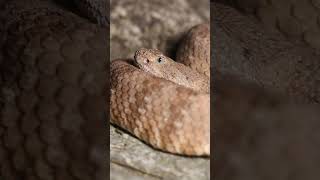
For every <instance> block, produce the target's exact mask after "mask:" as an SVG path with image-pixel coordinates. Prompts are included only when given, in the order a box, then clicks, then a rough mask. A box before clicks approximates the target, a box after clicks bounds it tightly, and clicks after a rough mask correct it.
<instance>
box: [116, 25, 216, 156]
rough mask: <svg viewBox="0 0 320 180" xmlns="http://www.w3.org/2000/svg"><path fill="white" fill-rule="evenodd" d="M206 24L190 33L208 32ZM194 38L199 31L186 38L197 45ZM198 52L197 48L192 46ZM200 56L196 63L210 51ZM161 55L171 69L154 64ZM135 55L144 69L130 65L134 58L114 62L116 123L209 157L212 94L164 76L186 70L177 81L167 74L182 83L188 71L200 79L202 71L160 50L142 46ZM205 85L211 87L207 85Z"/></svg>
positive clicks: (160, 143)
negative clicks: (175, 59) (192, 69)
mask: <svg viewBox="0 0 320 180" xmlns="http://www.w3.org/2000/svg"><path fill="white" fill-rule="evenodd" d="M204 27H205V26H202V25H200V26H196V27H194V28H193V29H194V31H191V32H190V33H191V34H193V33H198V32H203V31H201V29H202V28H204ZM205 32H207V33H209V32H210V31H205ZM199 35H202V34H199ZM195 37H197V35H196V34H193V35H190V34H189V35H188V36H187V37H186V38H187V39H188V40H187V42H189V43H194V41H193V40H190V39H189V38H195ZM207 37H209V36H207ZM207 42H208V41H207ZM202 45H204V47H203V48H210V47H209V43H208V44H207V43H203V44H202ZM189 47H194V46H189ZM193 50H194V51H197V49H189V51H193ZM198 55H199V57H198V58H199V59H198V60H199V61H194V62H195V63H196V62H202V61H203V59H200V58H202V57H205V55H209V54H201V53H200V54H198ZM159 57H162V58H163V59H161V62H162V63H164V65H165V64H166V62H167V63H168V66H165V67H168V69H167V70H166V68H162V67H160V66H158V65H159V64H155V63H158V61H159ZM194 58H196V57H194ZM206 58H208V59H209V57H206ZM135 59H136V60H135V61H136V63H137V64H139V66H140V67H141V69H138V68H137V67H135V66H133V65H131V64H132V63H134V61H132V60H131V61H130V60H114V61H113V62H112V63H111V85H112V87H111V90H112V91H111V119H112V123H114V124H116V125H118V126H120V127H122V128H124V129H126V130H128V131H129V132H130V133H132V134H134V135H135V136H137V137H138V138H140V139H142V140H143V141H144V142H146V143H148V144H150V145H152V146H153V147H155V148H157V149H161V150H164V151H167V152H171V153H176V154H184V155H197V156H202V155H209V154H210V95H209V94H207V93H203V92H202V93H201V92H197V91H194V90H192V89H190V88H186V87H183V86H179V85H178V83H174V82H170V81H168V80H166V79H164V78H160V77H163V76H165V74H166V73H168V74H170V73H174V71H173V70H179V71H180V70H182V71H186V72H181V74H179V73H178V74H176V75H177V76H178V78H176V79H175V78H171V77H170V76H169V78H167V79H169V80H175V81H178V82H179V81H180V79H179V78H181V77H183V78H184V76H185V75H190V76H193V75H195V77H190V80H196V81H197V80H198V78H199V76H200V75H199V74H198V73H196V72H193V71H191V70H190V69H189V68H186V67H182V65H179V64H177V63H175V62H173V61H172V60H171V59H169V58H167V57H165V56H163V55H162V54H161V53H160V52H159V51H157V50H147V49H141V50H139V51H137V52H136V54H135ZM145 63H147V65H146V64H145ZM170 66H171V68H170ZM208 66H209V65H208V64H207V67H208ZM150 72H151V73H150ZM152 73H154V74H153V75H152ZM188 73H190V74H188ZM155 75H157V76H158V77H156V76H155ZM207 79H208V78H207ZM206 82H208V80H206ZM191 84H192V82H191ZM189 86H190V85H189ZM191 86H192V85H191ZM205 89H208V84H207V86H206V88H205Z"/></svg>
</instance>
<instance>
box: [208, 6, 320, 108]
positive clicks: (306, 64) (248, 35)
mask: <svg viewBox="0 0 320 180" xmlns="http://www.w3.org/2000/svg"><path fill="white" fill-rule="evenodd" d="M211 5H212V11H211V12H212V16H211V17H212V21H211V25H212V27H215V28H213V34H212V39H213V41H214V43H213V45H212V54H213V58H212V62H213V65H212V67H213V68H216V69H219V70H220V71H229V72H232V73H238V74H240V75H242V76H245V77H246V78H248V79H250V80H253V81H255V82H257V83H258V84H260V85H261V86H262V87H264V88H266V89H273V90H274V89H275V90H278V91H281V92H283V93H285V94H287V95H290V96H291V97H292V98H293V99H295V100H296V101H297V102H305V103H319V102H320V91H319V83H318V81H319V77H320V71H319V68H320V64H319V57H320V53H319V51H316V50H314V49H311V48H310V47H308V46H305V45H304V44H301V43H297V42H295V43H293V42H292V41H290V40H288V39H287V38H285V37H284V36H283V35H282V34H281V33H279V32H269V31H267V30H266V29H265V28H264V27H263V26H262V25H261V24H260V23H259V22H258V21H257V19H255V18H254V17H252V16H247V15H243V14H242V13H240V12H239V11H237V10H236V9H234V8H231V7H228V6H224V5H222V4H219V3H211Z"/></svg>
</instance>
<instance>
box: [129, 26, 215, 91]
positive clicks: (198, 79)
mask: <svg viewBox="0 0 320 180" xmlns="http://www.w3.org/2000/svg"><path fill="white" fill-rule="evenodd" d="M196 29H199V28H196ZM134 60H135V63H136V64H137V65H138V67H139V68H140V69H142V70H143V71H145V72H147V73H150V74H152V75H154V76H156V77H160V78H164V79H166V80H168V81H172V82H174V83H176V84H179V85H181V86H185V87H188V88H191V89H193V90H195V91H200V92H204V93H209V91H210V80H209V77H208V76H206V75H203V74H201V73H199V72H197V71H195V70H192V69H191V68H190V67H187V66H186V65H184V64H181V63H177V62H175V61H174V60H172V59H171V58H169V57H166V56H165V55H163V54H162V53H161V52H160V51H159V50H156V49H144V48H143V49H140V50H138V51H136V53H135V57H134ZM197 62H198V63H199V61H197ZM200 62H201V61H200Z"/></svg>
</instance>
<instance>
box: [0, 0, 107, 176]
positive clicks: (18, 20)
mask: <svg viewBox="0 0 320 180" xmlns="http://www.w3.org/2000/svg"><path fill="white" fill-rule="evenodd" d="M69 2H71V1H69ZM64 3H66V2H64ZM74 3H75V4H77V7H83V9H87V10H88V11H83V10H79V11H70V10H69V8H70V7H73V5H74V7H76V6H75V4H73V5H72V4H70V6H62V4H59V3H56V2H53V1H38V0H30V1H22V0H14V1H1V2H0V9H1V13H0V19H1V25H0V26H1V28H0V31H1V38H0V39H1V40H0V46H1V56H0V87H1V88H0V122H1V123H0V162H1V165H0V175H1V178H3V179H5V180H10V179H11V180H16V179H30V180H31V179H32V180H36V179H39V180H40V179H46V180H50V179H70V180H72V179H78V180H79V179H83V180H84V179H86V180H88V179H101V180H102V179H107V177H108V171H107V170H106V169H107V168H108V163H106V161H107V153H106V149H107V147H108V146H107V144H106V143H107V141H106V136H107V135H106V116H105V115H106V114H105V106H106V104H107V103H106V102H105V98H106V96H107V95H106V93H105V92H106V89H107V85H106V83H107V81H106V77H107V72H106V68H108V67H107V65H106V64H107V63H106V60H105V57H107V52H106V50H105V48H106V44H107V35H106V34H107V33H108V29H109V28H108V20H107V19H106V17H107V14H103V16H101V14H100V13H99V12H100V11H101V13H105V12H106V10H105V8H106V7H105V8H103V7H104V6H106V4H104V5H103V3H106V1H86V0H84V1H82V0H81V2H80V1H79V2H78V1H77V2H76V1H75V2H74ZM99 4H100V5H103V6H99ZM86 6H87V8H85V7H86ZM89 7H90V8H89ZM98 7H100V8H98ZM98 9H100V11H99V10H98ZM102 10H103V11H102ZM80 12H81V13H80ZM92 12H97V13H92ZM78 13H79V14H78ZM92 15H94V16H92ZM89 16H91V18H88V17H89Z"/></svg>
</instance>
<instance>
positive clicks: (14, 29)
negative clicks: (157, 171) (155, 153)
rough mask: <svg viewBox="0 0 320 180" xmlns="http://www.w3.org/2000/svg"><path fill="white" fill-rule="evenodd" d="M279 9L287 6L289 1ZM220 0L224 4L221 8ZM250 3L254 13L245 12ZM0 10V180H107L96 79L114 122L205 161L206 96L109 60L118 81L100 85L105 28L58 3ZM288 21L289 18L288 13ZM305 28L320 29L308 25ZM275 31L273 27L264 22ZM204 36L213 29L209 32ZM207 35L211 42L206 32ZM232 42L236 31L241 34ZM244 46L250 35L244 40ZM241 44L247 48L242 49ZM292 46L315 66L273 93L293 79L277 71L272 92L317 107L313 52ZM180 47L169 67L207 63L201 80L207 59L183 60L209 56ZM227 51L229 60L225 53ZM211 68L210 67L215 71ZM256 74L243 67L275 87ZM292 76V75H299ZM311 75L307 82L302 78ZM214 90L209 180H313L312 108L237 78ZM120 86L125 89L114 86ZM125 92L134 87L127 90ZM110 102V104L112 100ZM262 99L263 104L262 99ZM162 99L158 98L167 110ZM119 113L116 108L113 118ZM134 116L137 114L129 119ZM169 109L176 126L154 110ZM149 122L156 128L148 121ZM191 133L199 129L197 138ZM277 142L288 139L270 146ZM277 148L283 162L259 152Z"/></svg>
mask: <svg viewBox="0 0 320 180" xmlns="http://www.w3.org/2000/svg"><path fill="white" fill-rule="evenodd" d="M220 1H223V0H220ZM70 2H71V1H70ZM72 2H73V1H72ZM234 2H235V1H234ZM239 2H240V1H239ZM239 2H238V3H235V4H233V5H234V6H235V7H237V5H238V6H239V4H240V5H241V3H239ZM248 2H249V3H248ZM252 2H253V1H250V0H246V1H243V3H242V4H243V6H242V7H238V8H239V9H243V7H247V8H248V9H249V10H248V11H256V12H260V14H262V15H264V16H263V17H262V16H260V18H261V19H262V20H263V21H264V20H269V19H267V18H268V17H272V16H271V15H270V14H269V15H270V16H267V15H268V14H267V13H261V12H265V11H262V10H264V7H268V6H270V5H272V7H277V2H276V1H263V0H261V1H259V3H252ZM261 2H262V3H261ZM264 2H267V3H264ZM270 2H271V3H270ZM281 2H284V4H285V3H291V2H294V3H296V2H298V1H293V0H292V1H291V0H290V1H289V0H288V1H281ZM306 2H308V3H309V2H312V5H313V6H312V8H314V7H318V4H317V1H315V0H310V1H306ZM73 3H74V4H75V5H76V6H77V7H78V8H79V11H81V12H82V13H81V14H82V15H81V16H83V17H89V19H91V20H93V21H94V22H97V23H98V24H100V25H102V26H106V27H108V19H107V16H106V15H105V14H104V13H105V12H108V11H109V9H105V8H104V7H103V6H105V5H104V3H106V1H98V0H95V1H93V0H92V1H86V0H78V1H76V0H74V2H73ZM73 3H71V4H73ZM100 3H101V4H100ZM224 3H227V0H225V2H224ZM231 4H232V3H231ZM252 4H254V6H250V5H252ZM310 4H311V3H310ZM307 5H308V4H307ZM217 7H219V9H221V11H222V13H221V14H220V15H218V16H220V17H226V16H225V15H226V14H228V13H226V14H224V13H223V11H225V12H236V10H234V9H233V10H227V9H225V8H223V7H221V6H217ZM252 7H253V8H252ZM280 7H281V6H280ZM297 7H299V6H297ZM301 7H306V6H301ZM307 7H309V6H307ZM310 7H311V6H310ZM0 9H1V12H0V19H1V21H0V23H1V26H0V27H1V28H0V31H1V38H0V46H1V54H0V70H1V71H0V85H1V92H0V94H1V99H0V116H1V124H0V137H1V139H0V162H1V169H0V174H1V176H2V177H3V178H4V179H30V180H33V179H106V178H107V175H106V168H107V166H106V162H105V159H106V152H105V149H106V146H105V124H104V122H105V114H104V113H102V112H104V110H105V106H106V102H105V99H106V97H105V96H106V89H105V83H107V84H109V81H111V82H112V86H113V88H118V89H120V92H118V93H119V95H118V97H119V99H116V98H114V99H112V101H111V102H112V103H114V104H117V105H118V106H119V107H116V106H113V107H112V109H111V110H112V111H113V112H112V113H111V115H112V116H113V121H114V123H116V124H119V125H120V126H122V127H125V128H126V129H127V130H128V131H131V132H132V133H133V134H135V135H136V136H137V137H139V138H141V139H142V140H144V141H146V142H148V143H150V144H151V145H153V146H154V147H156V148H160V149H164V150H167V151H169V152H173V153H183V154H190V155H192V154H193V155H203V154H209V146H208V144H209V139H210V138H209V137H210V136H209V132H210V128H209V126H208V124H210V123H209V118H208V117H209V115H210V112H209V110H208V107H209V99H210V98H209V95H208V94H206V93H200V92H197V91H193V90H191V89H188V88H185V87H182V86H178V85H177V84H175V83H172V82H169V81H167V80H164V79H161V78H157V77H154V76H151V75H150V74H147V73H145V72H143V71H141V70H139V69H138V68H136V67H135V66H133V65H132V64H131V62H132V61H125V60H116V61H114V62H113V64H112V67H111V71H112V73H116V74H117V75H116V76H113V75H111V78H108V77H107V75H106V74H105V71H104V68H106V64H105V57H106V56H107V55H106V52H105V49H106V47H105V45H106V44H107V43H106V33H107V34H108V32H106V29H107V31H108V28H106V29H105V28H101V26H96V25H95V24H93V23H91V22H90V21H88V20H86V19H84V18H80V17H79V16H77V15H75V14H74V13H71V12H69V11H67V10H66V9H68V8H66V9H64V8H61V6H57V5H56V4H55V3H52V2H50V1H44V0H30V1H28V2H24V1H23V0H13V1H5V0H1V1H0ZM252 9H253V10H252ZM256 9H258V10H259V11H257V10H256ZM261 9H262V10H261ZM279 12H280V11H279ZM310 12H313V11H310ZM266 14H267V15H266ZM280 15H282V14H280ZM280 15H279V16H280ZM289 15H290V16H291V11H290V13H289ZM229 17H230V16H229ZM218 19H219V18H218ZM222 19H223V18H222ZM227 19H228V18H227ZM231 20H232V19H231ZM242 20H243V19H242ZM242 20H240V22H241V21H242ZM244 21H245V20H244ZM237 22H239V20H236V21H225V22H222V23H221V24H220V25H223V24H225V25H228V23H235V25H237ZM264 22H265V23H268V22H270V21H264ZM272 22H274V21H272ZM284 22H286V21H284ZM288 22H292V21H288ZM293 22H295V21H293ZM302 22H306V21H302ZM311 22H317V20H315V21H311ZM275 24H276V23H273V24H272V26H275ZM289 25H290V24H289ZM290 26H291V25H290ZM229 27H230V26H229ZM238 27H239V26H238ZM241 27H243V26H241ZM248 27H251V26H248ZM284 27H286V26H284ZM306 27H308V26H306ZM224 28H225V30H232V28H231V29H228V26H225V27H224ZM211 29H213V28H212V25H211ZM214 30H215V29H214ZM237 30H239V29H237ZM280 30H281V31H282V32H283V33H285V34H288V30H292V29H290V28H289V29H288V28H280ZM293 30H294V28H293ZM298 30H299V29H298ZM298 32H299V33H295V32H293V33H290V32H289V33H290V34H289V35H291V36H292V35H293V36H295V39H298V40H300V39H301V33H300V31H298ZM304 32H306V33H305V35H304V36H303V38H304V39H303V40H304V41H306V42H307V43H308V44H309V45H310V46H312V47H317V43H318V41H316V40H317V38H315V39H312V38H310V37H311V36H310V35H309V34H316V32H317V28H314V26H312V28H311V30H310V31H302V34H303V33H304ZM309 32H310V33H309ZM228 33H229V35H232V34H233V35H234V34H235V33H234V31H229V32H228ZM192 34H193V33H191V35H190V36H191V37H192ZM205 34H207V35H208V33H205ZM257 34H259V33H257ZM238 35H245V33H244V34H241V33H240V34H238ZM297 35H298V36H297ZM244 37H247V36H244ZM279 37H281V36H276V38H275V39H278V38H279ZM232 38H233V39H237V40H239V41H240V42H256V41H248V39H245V38H243V39H241V38H239V36H235V35H234V36H233V37H231V39H232ZM186 39H187V40H186V41H188V39H194V38H186ZM280 39H281V41H276V42H277V43H280V42H284V43H283V44H284V45H283V47H284V48H283V49H290V48H291V47H297V46H295V45H292V44H291V43H287V41H286V40H285V39H282V38H280ZM251 40H256V39H255V38H252V39H251ZM264 40H265V42H268V43H266V44H272V43H273V40H274V39H273V40H272V38H271V40H270V39H267V40H266V39H264ZM185 44H189V45H190V46H189V47H188V46H185V48H186V49H193V47H192V46H194V45H196V44H193V43H188V42H185ZM218 44H219V43H218ZM244 44H245V46H244V49H245V48H247V49H246V50H244V51H243V53H242V56H246V57H248V55H252V54H260V53H261V54H262V55H266V54H268V53H269V52H270V51H269V50H272V51H273V52H277V51H274V50H277V48H271V49H268V48H267V49H264V50H261V49H263V48H261V49H260V51H258V50H259V47H260V46H255V45H257V44H256V43H251V45H250V43H249V45H248V43H247V44H246V43H244ZM280 44H282V43H280ZM229 45H230V44H229ZM258 45H261V44H258ZM254 47H258V48H254ZM275 47H277V46H275ZM107 48H109V47H107ZM212 48H213V49H211V51H212V52H214V50H215V49H214V48H215V47H214V46H212ZM250 48H252V49H253V50H254V51H252V52H250V51H248V49H249V50H250ZM186 49H185V50H186ZM194 49H197V48H194ZM280 49H281V48H280ZM298 49H299V52H305V54H313V56H311V57H312V58H305V59H311V60H310V62H308V63H306V64H305V66H304V67H305V68H310V67H313V68H314V69H313V71H311V73H310V74H309V75H308V77H307V78H306V79H298V81H291V82H292V83H291V84H289V85H288V86H281V85H283V84H282V83H281V82H286V80H287V79H286V78H288V77H290V75H291V74H289V75H288V74H285V75H284V76H281V77H282V78H280V81H276V82H272V83H271V84H273V85H274V84H276V87H278V88H277V89H282V90H284V91H286V92H289V94H291V95H293V96H296V97H298V96H299V97H301V98H302V99H304V100H305V101H307V102H313V103H317V102H318V101H319V100H318V99H319V95H318V94H317V93H316V92H317V88H314V84H315V82H317V80H316V79H315V78H312V77H317V74H316V73H317V72H318V71H316V70H317V66H313V62H315V59H317V57H318V56H317V55H316V54H315V53H310V50H308V49H306V48H303V47H301V46H298ZM301 49H303V51H301ZM185 50H184V48H180V50H179V51H182V52H178V54H180V55H181V56H178V57H177V58H176V59H177V61H180V62H181V61H183V62H185V63H186V65H190V66H191V67H192V66H193V65H194V64H196V65H197V66H196V67H192V68H194V69H195V70H199V69H203V67H205V68H207V69H206V70H205V71H204V74H206V75H208V74H209V72H210V69H209V66H208V62H209V59H210V58H208V57H209V56H207V55H208V54H207V55H205V57H203V58H201V59H204V60H205V61H207V62H204V63H198V62H196V63H193V62H192V61H194V60H198V59H199V58H191V57H192V56H196V57H197V56H199V54H197V53H198V52H200V54H206V53H208V52H209V51H208V50H206V48H203V49H202V48H201V49H198V51H187V52H186V51H185ZM294 50H295V49H294ZM294 50H292V52H289V53H287V54H286V53H283V54H285V55H284V56H283V57H284V58H283V59H290V58H288V57H291V56H287V55H288V54H290V53H292V54H293V56H292V57H295V58H297V57H298V59H296V61H294V62H297V63H301V59H304V57H308V56H306V55H305V54H304V53H300V54H298V56H297V54H295V52H294ZM183 51H184V52H183ZM202 51H205V52H202ZM280 52H281V51H280ZM282 52H283V51H282ZM230 54H232V53H230ZM230 54H229V55H230ZM269 54H272V53H269ZM280 54H281V53H280ZM211 55H212V54H211ZM224 55H225V56H226V54H224ZM227 55H228V53H227ZM242 56H239V57H242ZM186 57H187V58H186ZM213 57H214V56H213ZM226 57H228V56H226ZM277 57H279V56H277ZM213 59H214V58H213ZM265 59H268V58H265ZM280 59H281V58H280ZM283 59H282V60H283ZM92 60H94V61H92ZM187 60H188V61H189V62H188V61H187ZM218 60H219V59H218ZM251 60H252V59H251ZM213 62H215V61H213ZM262 62H265V61H262ZM279 62H282V61H279ZM283 62H285V61H283ZM271 63H272V62H271ZM198 65H199V66H198ZM217 65H218V66H217V67H219V64H217ZM201 66H203V67H201ZM214 67H215V66H214ZM257 67H258V68H261V67H263V66H262V65H261V66H255V68H252V69H253V70H252V71H248V72H253V76H251V77H250V73H249V74H247V76H249V77H250V78H251V79H253V80H255V81H257V82H259V83H260V84H263V86H268V85H270V84H268V82H270V81H269V80H270V79H277V78H272V77H263V76H262V74H263V73H261V74H259V73H257V72H258V70H259V69H257ZM282 67H285V66H282ZM290 67H293V66H290ZM249 69H250V68H249ZM260 70H261V69H260ZM298 70H299V71H300V69H298ZM265 72H270V71H265ZM279 72H280V71H279ZM287 72H291V71H287ZM254 73H257V74H254ZM265 74H268V73H265ZM106 77H107V78H106ZM261 77H263V78H261ZM213 78H216V77H213ZM259 78H260V79H259ZM131 79H133V80H131ZM310 79H311V80H312V81H309V80H310ZM134 81H136V82H134ZM214 82H215V84H217V85H216V86H217V87H218V88H217V91H216V92H217V95H216V96H214V97H213V100H214V102H215V103H216V104H215V105H214V107H217V108H215V112H214V114H215V117H216V119H221V120H222V121H220V120H219V121H216V122H217V123H216V125H215V126H216V127H215V129H214V130H212V131H214V132H215V133H216V136H215V141H216V143H215V145H217V146H216V151H215V154H216V155H217V156H216V157H217V161H215V163H217V166H215V167H218V168H216V172H217V173H215V174H214V176H216V178H217V179H257V178H260V179H263V178H264V179H270V178H271V179H276V178H278V179H285V178H287V179H290V177H291V178H293V177H295V178H297V179H299V178H300V179H302V177H304V178H306V177H307V178H308V177H309V179H312V177H315V176H314V175H315V173H316V172H317V169H318V168H317V167H319V165H318V164H317V162H319V161H312V160H313V159H319V157H318V155H317V154H318V153H317V152H315V151H313V150H312V149H314V148H312V147H314V146H312V147H311V146H310V145H314V144H318V141H317V139H319V138H317V137H318V134H317V133H312V132H319V131H317V129H316V128H317V127H318V121H317V117H319V114H318V108H306V107H304V106H303V107H304V108H303V107H300V106H298V107H295V106H294V105H291V104H290V103H286V102H285V101H280V100H279V99H278V98H275V97H274V96H271V95H269V94H268V93H266V92H264V90H261V89H259V88H249V89H248V88H245V87H246V86H245V85H243V84H238V82H239V81H236V82H232V83H225V82H229V81H228V78H226V79H223V80H222V81H220V80H217V79H215V80H214ZM296 82H298V83H296ZM301 82H311V83H310V84H305V86H302V87H300V88H298V92H296V91H294V89H295V88H292V87H295V85H297V84H299V83H301ZM141 83H142V84H141ZM124 84H125V85H126V86H123V85H124ZM139 84H140V85H139ZM231 84H234V86H232V85H231ZM284 84H285V83H284ZM142 85H143V86H142ZM230 85H231V86H230ZM132 87H134V88H135V89H133V91H130V88H132ZM312 87H313V88H312ZM315 87H317V86H315ZM154 89H156V90H157V91H156V90H154ZM310 89H311V90H310ZM130 93H132V95H133V96H134V97H136V98H137V99H136V100H139V101H140V102H144V101H150V100H152V101H151V102H152V103H154V104H149V107H150V105H151V109H152V111H151V113H150V114H148V113H147V112H146V111H144V110H143V109H141V108H140V109H139V108H137V107H135V106H132V104H129V107H130V108H129V109H127V111H126V108H125V107H127V106H128V104H127V103H128V102H130V100H132V99H130V98H129V97H128V96H126V95H128V94H130ZM122 95H123V96H122ZM146 95H148V96H149V95H150V96H149V97H151V98H150V99H148V98H145V97H146ZM161 95H165V96H163V99H162V98H159V97H160V96H161ZM113 97H117V95H116V96H113ZM186 97H187V98H186ZM259 97H260V98H259ZM261 97H263V98H262V99H261ZM157 100H158V101H157ZM165 100H167V101H166V102H165ZM117 101H118V102H117ZM235 102H236V103H235ZM133 104H134V103H133ZM130 105H131V106H130ZM144 106H145V107H146V108H149V107H148V104H147V103H146V104H142V107H144ZM169 106H171V109H170V108H169ZM117 108H119V109H120V108H122V109H120V111H119V109H117ZM230 109H233V110H237V111H236V113H234V114H232V113H229V112H230ZM122 110H123V111H122ZM128 110H131V112H130V113H131V115H130V118H133V120H132V119H131V120H130V121H126V120H127V119H128V117H129V116H127V115H126V113H128ZM132 110H134V111H135V113H136V114H134V113H133V114H132ZM181 110H188V111H181ZM170 111H171V112H174V113H173V114H170V115H171V117H170V118H172V119H173V121H170V122H168V121H166V120H165V119H163V117H165V114H162V113H165V112H170ZM190 112H191V113H190ZM259 113H261V114H265V115H268V116H265V117H266V118H268V120H266V119H265V118H262V117H261V116H258V115H259ZM138 114H144V115H145V116H143V117H148V116H151V118H150V119H146V118H141V119H140V120H137V119H136V117H139V116H138ZM195 114H198V116H195ZM248 114H249V115H250V116H249V115H248ZM135 115H137V116H135ZM167 115H168V114H167ZM186 115H187V116H186ZM199 115H200V117H199ZM201 116H202V117H201ZM306 116H308V117H312V118H309V119H308V122H309V123H303V122H302V121H301V119H303V118H304V117H306ZM116 117H120V118H119V119H117V118H116ZM180 117H182V118H180ZM259 117H260V119H259ZM279 117H280V118H279ZM121 118H123V119H121ZM152 119H155V120H157V119H160V120H159V121H152ZM279 119H292V121H291V124H290V126H288V123H287V122H288V121H280V123H279ZM146 120H149V121H146ZM150 120H151V121H150ZM181 120H182V121H181ZM164 122H166V123H169V124H168V126H166V127H167V128H163V129H161V127H163V126H164V125H165V123H164ZM239 122H241V123H239ZM121 123H122V124H121ZM157 123H158V124H157ZM282 123H283V124H282ZM145 125H148V127H146V128H148V129H146V130H144V129H143V127H144V126H145ZM236 127H237V128H238V129H237V128H236ZM239 127H240V131H239ZM139 128H142V131H139V130H141V129H139ZM171 128H172V129H171ZM174 128H177V129H174ZM195 129H196V130H199V131H195ZM219 129H220V130H219ZM230 129H232V131H230ZM241 130H243V131H241ZM310 130H311V131H310ZM312 130H314V131H312ZM310 132H311V133H310ZM159 133H161V135H160V134H159ZM277 137H285V138H283V139H279V138H278V139H277ZM289 137H291V139H290V141H287V140H288V139H286V138H289ZM306 137H308V138H307V139H308V141H305V139H306ZM275 139H276V140H275ZM226 142H228V143H226ZM274 143H277V144H278V145H279V146H281V147H282V150H283V151H281V152H286V151H287V152H289V153H288V154H289V155H288V156H285V157H283V156H282V155H283V154H281V152H280V153H279V152H277V151H276V150H278V149H276V148H275V149H274V150H275V151H266V149H268V148H265V147H267V146H268V145H270V146H268V147H272V145H274ZM295 145H296V146H295ZM248 147H250V148H248ZM302 147H310V148H302ZM306 149H308V151H306ZM235 150H237V151H235ZM268 150H270V149H268ZM316 150H317V149H316ZM297 153H298V154H299V153H300V155H301V156H295V155H296V154H297ZM275 157H276V158H275ZM278 157H283V158H278ZM299 157H302V158H299ZM261 158H263V161H261ZM274 158H275V159H274ZM214 160H215V159H214ZM275 162H277V167H279V168H278V169H281V168H283V167H287V171H280V170H279V172H278V173H276V172H268V170H267V169H268V167H272V166H274V165H275ZM279 174H281V175H279Z"/></svg>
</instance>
